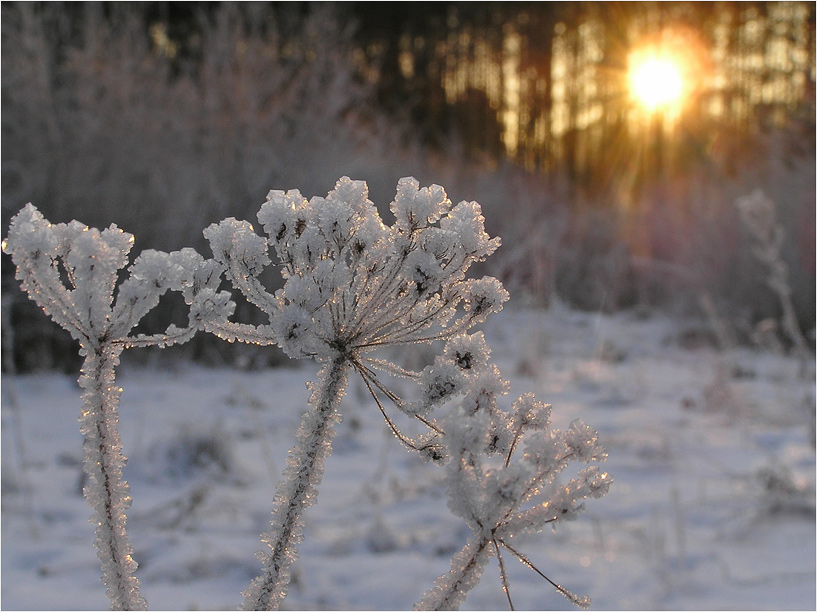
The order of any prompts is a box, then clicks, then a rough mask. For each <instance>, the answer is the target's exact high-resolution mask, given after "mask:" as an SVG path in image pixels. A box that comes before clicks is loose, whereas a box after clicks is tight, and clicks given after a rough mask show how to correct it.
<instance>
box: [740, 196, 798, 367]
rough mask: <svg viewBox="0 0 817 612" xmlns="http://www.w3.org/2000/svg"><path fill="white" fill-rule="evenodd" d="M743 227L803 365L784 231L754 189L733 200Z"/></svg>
mask: <svg viewBox="0 0 817 612" xmlns="http://www.w3.org/2000/svg"><path fill="white" fill-rule="evenodd" d="M735 203H736V205H737V208H738V211H739V213H740V218H741V220H742V221H743V224H744V225H745V226H746V227H747V229H748V230H749V231H750V232H751V234H752V237H753V238H754V244H753V249H752V250H753V252H754V254H755V257H757V259H758V260H759V261H760V262H761V263H763V265H765V266H766V267H767V268H768V277H767V279H766V283H767V284H768V285H769V287H771V288H772V290H773V291H774V292H775V293H776V294H777V299H778V301H779V302H780V308H781V309H782V311H783V318H782V326H783V329H784V330H785V331H786V334H787V335H788V336H789V339H790V340H791V342H792V344H793V345H794V348H795V352H796V353H797V355H798V357H799V358H800V359H801V360H802V361H803V362H805V361H808V359H809V358H810V356H811V351H809V349H808V344H807V342H806V339H805V338H804V337H803V333H802V332H801V331H800V326H799V325H798V323H797V315H796V313H795V310H794V303H793V302H792V290H791V284H790V283H789V268H788V266H787V265H786V262H785V261H783V256H782V254H781V252H780V250H781V247H782V246H783V241H784V240H785V238H786V231H785V230H784V229H783V226H782V225H780V223H778V222H777V220H776V218H775V204H774V201H773V200H772V199H771V198H769V197H768V196H767V195H766V194H765V193H763V191H762V190H760V189H756V190H755V191H753V192H752V193H751V194H750V195H747V196H743V197H740V198H738V199H737V200H736V202H735Z"/></svg>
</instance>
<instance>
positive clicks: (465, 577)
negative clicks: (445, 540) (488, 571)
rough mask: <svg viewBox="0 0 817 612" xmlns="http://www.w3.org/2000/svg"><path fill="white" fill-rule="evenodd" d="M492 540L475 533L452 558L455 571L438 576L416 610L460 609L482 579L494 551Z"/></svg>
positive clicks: (418, 603) (452, 566)
mask: <svg viewBox="0 0 817 612" xmlns="http://www.w3.org/2000/svg"><path fill="white" fill-rule="evenodd" d="M491 542H492V540H491V539H490V538H485V537H483V536H482V535H472V536H471V537H470V538H469V539H468V542H466V543H465V546H463V548H462V550H460V552H458V553H457V554H456V555H454V557H453V558H452V559H451V571H450V572H448V573H447V574H444V575H442V576H440V577H439V578H437V580H435V581H434V587H433V588H432V589H431V590H429V591H428V592H426V594H425V595H423V598H422V599H421V600H420V601H419V602H417V603H416V604H415V606H414V609H415V610H457V609H459V607H460V605H461V604H462V602H463V601H465V596H466V595H467V594H468V591H470V590H471V589H472V588H473V587H474V586H475V585H476V584H477V583H478V582H479V579H480V577H481V576H482V572H483V570H484V569H485V564H486V563H488V560H489V559H490V558H491V556H492V554H493V549H492V548H491V546H489V545H490V544H491Z"/></svg>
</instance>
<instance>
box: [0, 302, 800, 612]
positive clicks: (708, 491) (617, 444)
mask: <svg viewBox="0 0 817 612" xmlns="http://www.w3.org/2000/svg"><path fill="white" fill-rule="evenodd" d="M483 328H484V330H485V333H486V339H487V341H488V343H489V344H490V345H491V348H492V350H493V358H494V361H495V362H496V363H497V365H498V366H499V367H500V369H501V371H502V374H503V377H504V378H506V379H508V380H510V381H511V393H510V395H509V396H506V397H505V398H504V399H505V403H506V405H509V404H510V402H511V401H512V400H513V398H515V397H518V396H519V395H520V394H522V393H525V392H528V391H533V392H535V393H536V394H537V397H538V398H539V399H540V400H542V401H546V402H549V403H552V404H553V414H552V418H553V421H554V423H555V424H556V426H558V427H559V428H562V429H563V428H565V427H567V426H568V424H569V423H570V422H571V421H572V420H573V419H575V418H578V417H581V418H582V419H584V420H585V421H586V422H587V423H588V424H589V425H591V426H592V427H595V428H596V429H598V430H599V433H600V435H601V442H602V444H603V445H604V446H605V447H606V448H607V450H608V452H609V459H608V461H607V462H606V464H605V465H604V469H605V470H607V471H609V472H610V473H611V474H612V475H613V476H614V478H615V482H614V484H613V487H612V488H611V490H610V493H609V494H608V495H607V496H606V497H604V498H602V499H600V500H595V499H590V500H588V501H587V504H586V505H587V510H586V512H585V513H584V514H583V515H581V516H580V517H579V519H578V520H577V521H575V522H572V523H566V524H560V525H559V527H558V528H557V530H556V532H555V533H554V532H552V531H550V530H546V531H545V532H544V533H542V534H538V535H535V536H525V537H524V538H520V539H519V541H518V542H514V546H515V547H517V548H518V549H519V550H520V551H521V552H523V553H524V554H526V555H527V556H528V557H529V558H530V559H531V560H532V561H533V562H534V563H535V564H536V565H537V567H538V568H539V569H540V570H542V571H543V572H544V573H545V574H547V575H548V576H549V577H550V578H551V579H553V580H554V581H555V582H557V583H560V584H563V585H564V586H565V587H567V588H569V589H570V590H572V591H573V592H576V593H578V594H584V593H587V594H588V595H590V596H591V597H592V599H593V604H592V609H595V610H603V609H813V608H814V607H815V522H814V466H815V454H814V448H813V446H812V445H811V443H810V439H809V438H810V429H809V428H810V423H813V421H812V415H813V411H814V399H813V397H814V396H813V391H814V382H813V372H814V365H813V363H812V364H811V366H810V367H811V374H812V379H811V380H805V381H804V380H802V379H801V378H800V377H798V364H797V363H796V362H795V361H794V360H792V359H788V358H785V357H782V356H779V355H775V354H771V353H764V352H761V351H757V350H750V349H746V348H740V349H735V350H733V351H729V352H722V351H718V350H716V349H714V348H713V347H711V346H706V345H704V346H701V347H699V348H695V349H689V348H683V347H682V344H683V342H682V340H681V339H682V338H683V337H684V334H685V333H686V332H687V331H688V330H690V329H705V326H704V325H703V324H701V323H695V322H689V321H678V320H672V319H669V318H665V317H663V316H659V315H654V314H648V315H645V314H643V313H637V312H635V311H633V312H625V313H619V314H616V315H603V314H595V313H591V314H588V313H580V312H575V311H571V310H569V309H566V308H564V307H561V306H559V305H557V306H555V307H553V308H551V309H550V310H549V311H539V310H533V309H521V310H517V309H513V308H506V310H505V311H503V312H502V313H500V314H498V315H495V316H494V317H493V318H492V319H489V321H488V322H487V323H486V324H485V325H484V327H483ZM419 351H420V352H421V353H422V351H423V349H422V347H420V348H419ZM421 358H422V357H421ZM163 363H169V362H164V361H163ZM293 366H295V367H292V368H279V369H275V370H267V371H253V372H245V371H237V370H229V369H206V368H202V367H199V366H195V365H190V364H186V363H180V364H177V365H174V366H171V367H161V368H157V367H154V368H146V367H137V366H131V365H129V364H127V363H126V364H125V365H123V366H122V367H121V369H120V373H119V377H118V384H119V385H120V386H122V387H123V389H124V393H123V394H122V399H121V406H120V418H121V434H122V438H123V442H124V450H125V455H126V456H127V457H128V459H129V462H128V466H127V467H126V470H125V478H126V479H127V480H128V482H129V483H130V485H131V495H132V497H133V499H134V502H133V506H132V507H131V509H130V510H129V512H128V528H129V535H130V538H131V542H132V544H133V546H134V549H135V553H134V558H135V559H136V561H137V562H138V563H139V565H140V567H139V570H138V572H137V576H139V578H140V580H141V582H142V587H143V594H144V596H145V597H146V598H147V599H148V603H149V605H150V607H151V608H152V609H235V607H236V606H237V605H238V604H239V603H240V600H241V595H240V592H241V591H242V590H243V589H245V588H246V587H247V585H248V583H249V581H250V579H251V578H253V577H254V576H255V575H256V574H257V572H258V571H259V569H260V564H259V562H258V561H257V560H256V559H255V558H254V553H255V552H256V551H258V550H260V549H261V544H260V542H259V540H258V535H259V534H260V533H261V532H262V531H265V530H267V529H268V521H269V512H270V510H271V507H272V495H273V493H274V486H275V483H276V482H277V479H278V477H279V476H280V472H281V470H282V469H283V467H284V465H285V460H286V453H287V451H288V449H289V448H290V447H291V446H292V445H293V443H294V432H295V430H296V429H297V427H298V424H299V422H300V415H301V414H302V412H303V411H304V410H305V409H306V407H307V404H306V402H307V399H308V392H307V390H306V388H305V382H306V381H307V380H314V375H315V373H316V367H315V366H314V365H313V364H303V363H298V364H296V363H295V362H293ZM79 396H80V392H79V388H78V387H77V385H76V380H75V378H74V377H71V376H70V375H58V374H33V375H26V376H20V377H16V378H11V377H4V379H3V396H2V400H3V405H2V407H3V429H2V433H3V440H2V441H3V446H2V449H3V457H2V458H3V463H2V471H3V473H2V476H3V487H2V492H3V497H2V501H3V515H2V518H3V519H4V520H3V521H2V544H3V545H2V570H3V574H2V602H0V603H2V607H3V608H4V609H106V608H107V607H108V602H107V599H106V597H105V590H104V587H103V585H102V584H101V583H100V581H99V565H98V561H97V559H96V555H95V551H94V549H93V547H92V546H91V542H92V539H93V528H92V525H90V524H89V523H88V517H89V516H90V509H89V507H88V506H87V503H86V502H85V500H84V499H83V498H82V495H81V486H80V483H81V473H82V472H81V458H82V450H81V443H82V440H81V436H80V434H79V431H78V427H77V421H76V419H77V416H78V414H79V408H80V405H81V402H80V397H79ZM15 398H16V401H15ZM341 412H342V414H343V417H344V421H343V423H342V424H341V425H340V427H339V428H338V434H337V437H336V438H335V441H334V445H333V447H334V452H333V454H332V456H331V457H330V459H329V461H328V462H327V467H326V474H325V476H324V479H323V483H322V485H321V487H320V494H319V497H318V503H317V505H316V506H314V507H312V508H310V509H309V510H308V511H307V513H306V534H305V541H304V543H303V544H302V545H301V547H300V551H299V561H298V562H297V563H296V565H295V569H294V575H295V578H294V580H293V584H292V586H291V588H290V592H289V595H288V597H287V599H286V600H285V603H284V607H285V608H286V609H409V608H410V607H411V605H412V604H413V603H414V602H415V601H416V600H418V599H419V598H420V597H421V596H422V594H423V593H424V592H425V590H427V589H428V588H429V587H430V586H431V584H432V582H433V580H434V578H436V577H437V576H438V575H440V574H442V573H444V572H446V571H447V570H448V567H449V560H450V557H451V554H452V553H453V552H455V551H456V550H459V548H460V547H461V546H462V544H463V543H464V541H465V538H466V537H467V535H468V529H467V528H466V527H465V525H464V523H463V522H462V521H461V520H460V519H458V518H457V517H455V516H453V515H452V514H451V513H450V512H449V511H448V509H447V508H446V500H445V495H444V487H443V484H442V470H440V469H439V468H435V467H434V466H433V465H430V464H426V463H424V462H423V461H422V460H421V459H419V458H418V457H416V456H415V454H409V453H408V452H407V451H406V450H405V449H404V448H403V447H402V446H401V445H400V444H399V443H398V442H397V440H395V439H394V438H393V436H392V435H391V433H390V432H389V431H388V428H387V427H386V425H385V423H384V422H383V419H382V417H381V416H380V414H379V412H378V410H377V407H376V406H375V404H374V402H373V401H372V400H371V398H370V397H369V396H368V395H367V392H366V390H365V387H364V385H363V383H362V382H360V381H359V380H358V379H356V378H355V377H350V386H349V389H348V391H347V394H346V397H345V398H344V400H343V404H342V407H341ZM395 412H396V411H395ZM393 416H396V415H393ZM18 434H19V435H18ZM20 440H22V442H23V445H22V446H21V445H20ZM23 463H24V464H25V465H23ZM570 476H572V474H565V478H567V477H570ZM503 558H504V560H505V563H506V566H507V568H508V572H509V575H510V581H511V582H510V587H511V595H512V597H513V600H514V604H515V606H516V607H517V609H572V606H571V605H570V603H569V602H567V601H566V600H565V599H564V598H563V597H562V596H561V595H560V594H559V593H558V592H556V591H555V589H553V588H552V587H551V586H550V585H548V584H547V583H546V582H545V581H544V580H543V579H542V578H541V577H539V576H537V575H536V574H535V573H534V572H532V571H530V570H529V569H527V568H525V567H524V566H523V565H522V564H520V563H519V562H517V561H516V560H515V559H514V558H513V557H512V556H511V555H510V554H508V553H505V554H504V555H503ZM506 607H507V601H506V599H505V595H504V594H503V592H502V588H501V584H500V580H499V573H498V568H497V564H496V559H493V560H492V561H491V563H490V564H489V566H488V568H487V569H486V572H485V574H484V576H483V578H482V581H481V583H480V585H479V586H478V587H476V588H475V589H474V590H473V591H471V592H470V593H469V595H468V598H467V599H466V602H465V605H464V608H466V609H504V608H506Z"/></svg>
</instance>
